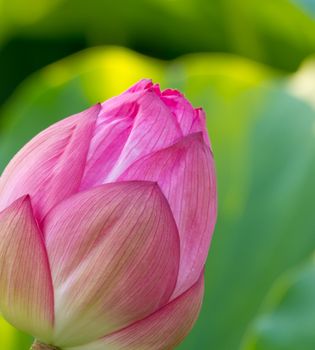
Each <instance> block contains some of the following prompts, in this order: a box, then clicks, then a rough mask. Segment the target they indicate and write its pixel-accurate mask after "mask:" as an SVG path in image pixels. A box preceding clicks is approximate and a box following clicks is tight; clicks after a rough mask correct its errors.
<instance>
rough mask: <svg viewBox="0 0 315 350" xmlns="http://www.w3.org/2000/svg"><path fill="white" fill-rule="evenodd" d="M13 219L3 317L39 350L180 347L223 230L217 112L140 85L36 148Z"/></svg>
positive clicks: (11, 169)
mask: <svg viewBox="0 0 315 350" xmlns="http://www.w3.org/2000/svg"><path fill="white" fill-rule="evenodd" d="M0 210H1V213H0V311H1V313H2V315H3V316H4V317H5V318H6V319H7V320H8V321H9V322H10V323H12V324H13V325H14V326H15V327H16V328H18V329H20V330H22V331H24V332H27V333H29V334H31V335H33V336H34V337H35V338H36V339H37V340H38V341H37V343H36V345H34V349H35V348H36V349H66V350H101V349H107V350H118V349H119V350H138V349H142V350H164V349H173V348H174V347H175V346H177V345H178V344H179V343H180V342H181V341H182V339H183V338H184V337H185V336H186V335H187V333H188V332H189V331H190V329H191V327H192V326H193V324H194V322H195V320H196V318H197V316H198V313H199V310H200V306H201V302H202V297H203V288H204V281H203V271H204V265H205V260H206V257H207V253H208V249H209V245H210V241H211V235H212V232H213V229H214V225H215V220H216V180H215V171H214V164H213V157H212V152H211V147H210V142H209V138H208V135H207V131H206V127H205V116H204V112H203V111H202V110H201V109H194V108H193V107H192V106H191V104H190V103H189V102H188V101H187V100H186V99H185V98H184V97H183V95H181V94H180V93H179V92H178V91H174V90H165V91H163V92H161V91H160V89H159V87H158V85H153V84H152V83H151V82H150V81H147V80H143V81H140V82H139V83H137V84H136V85H135V86H133V87H131V88H130V89H129V90H128V91H126V92H125V93H123V94H122V95H120V96H117V97H114V98H112V99H110V100H108V101H106V102H104V103H103V104H98V105H96V106H94V107H92V108H90V109H88V110H86V111H84V112H82V113H79V114H76V115H73V116H71V117H69V118H67V119H64V120H62V121H60V122H58V123H57V124H54V125H52V126H51V127H49V128H48V129H46V130H44V131H43V132H41V133H40V134H39V135H37V136H36V137H35V138H34V139H32V140H31V141H30V142H29V143H28V144H26V146H24V147H23V148H22V149H21V150H20V151H19V152H18V153H17V155H16V156H15V157H14V158H13V159H12V160H11V162H10V163H9V165H8V166H7V168H6V169H5V171H4V172H3V174H2V176H1V178H0ZM43 344H46V345H43Z"/></svg>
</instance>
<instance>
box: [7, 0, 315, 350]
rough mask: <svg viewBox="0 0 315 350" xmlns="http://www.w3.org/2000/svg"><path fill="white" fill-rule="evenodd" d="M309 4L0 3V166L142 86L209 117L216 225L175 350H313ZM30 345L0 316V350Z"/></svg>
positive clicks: (314, 42)
mask: <svg viewBox="0 0 315 350" xmlns="http://www.w3.org/2000/svg"><path fill="white" fill-rule="evenodd" d="M313 54H314V55H315V1H314V0H264V1H261V0H115V1H110V0H89V1H85V0H28V1H22V0H0V168H1V170H2V169H3V168H4V167H5V165H6V164H7V162H8V160H9V159H10V157H12V155H13V154H14V153H15V152H16V151H17V150H18V149H19V148H20V147H21V146H22V145H23V144H24V143H25V142H26V141H27V140H29V139H30V138H31V137H32V136H33V135H35V134H36V133H37V132H38V131H40V130H41V129H43V128H44V127H46V126H48V125H49V124H51V123H52V122H54V121H56V120H59V119H61V118H63V117H65V116H67V115H69V114H72V113H75V112H78V111H80V110H82V109H84V108H86V107H88V106H89V105H91V104H92V103H95V102H98V101H103V100H105V99H106V98H108V97H110V96H112V95H114V94H118V93H120V92H122V91H123V90H124V89H126V88H127V87H128V86H129V85H131V84H133V83H135V82H136V81H137V80H138V79H140V78H144V77H147V78H152V79H153V80H154V81H155V82H160V83H161V86H162V87H163V88H165V87H172V88H179V89H181V90H182V91H183V92H185V94H186V95H187V97H188V98H189V99H191V101H192V102H193V104H194V105H195V106H203V107H204V108H205V110H206V112H207V125H208V128H209V132H210V135H211V138H212V144H213V149H214V154H215V158H216V164H217V173H218V185H219V218H218V224H217V227H216V233H215V236H214V239H213V243H212V247H211V251H210V255H209V259H208V263H207V269H206V295H205V300H204V305H203V309H202V312H201V315H200V318H199V320H198V322H197V324H196V326H195V328H194V330H193V331H192V332H191V334H190V336H189V337H188V338H187V339H186V340H185V341H184V342H183V344H182V345H181V346H180V347H179V349H180V350H194V349H198V350H199V349H200V350H208V349H209V350H211V349H213V350H314V349H315V255H314V250H315V56H312V55H313ZM31 341H32V340H31V338H30V337H28V336H27V335H25V334H22V333H19V332H18V331H17V330H15V329H14V328H13V327H11V326H10V325H8V324H7V323H6V322H5V321H4V320H2V319H1V318H0V349H6V350H22V349H28V347H29V345H30V343H31Z"/></svg>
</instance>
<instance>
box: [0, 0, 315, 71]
mask: <svg viewBox="0 0 315 350" xmlns="http://www.w3.org/2000/svg"><path fill="white" fill-rule="evenodd" d="M1 4H2V15H1V20H0V25H2V26H3V27H4V28H3V30H2V33H3V40H4V39H5V37H10V36H17V37H24V38H31V39H34V38H36V39H42V38H46V39H52V38H62V39H65V38H67V39H69V40H75V39H77V38H84V39H86V40H88V41H89V43H90V44H91V45H95V44H112V43H114V44H116V45H124V46H128V47H131V48H134V49H137V50H140V51H141V50H142V51H144V52H149V53H151V54H153V55H154V56H158V57H164V58H172V57H177V56H179V55H181V54H183V53H188V52H196V51H197V52H198V51H202V52H203V51H211V52H213V51H217V52H232V53H236V54H242V55H244V56H246V57H249V58H252V59H255V60H258V61H261V62H264V63H267V64H270V65H272V66H275V67H278V68H282V69H289V70H293V69H296V68H297V67H298V65H299V63H300V62H301V60H302V59H303V58H304V57H305V56H306V55H308V54H310V53H312V52H314V50H315V22H314V20H312V18H311V16H310V15H309V14H308V13H307V12H306V11H303V10H302V9H301V8H300V6H297V5H295V4H294V3H293V2H292V1H291V0H278V1H274V0H264V1H263V2H262V1H261V0H220V1H217V0H185V1H182V0H172V1H169V0H154V1H147V0H124V2H123V4H122V3H121V2H119V1H104V0H90V1H89V4H88V6H87V5H86V1H85V0H41V1H38V0H29V1H27V2H22V1H20V0H10V1H6V0H0V7H1ZM201 9H202V10H201Z"/></svg>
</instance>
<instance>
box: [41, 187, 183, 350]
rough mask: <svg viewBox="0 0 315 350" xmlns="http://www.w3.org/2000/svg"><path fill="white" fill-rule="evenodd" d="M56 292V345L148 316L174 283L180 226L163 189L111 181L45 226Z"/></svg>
mask: <svg viewBox="0 0 315 350" xmlns="http://www.w3.org/2000/svg"><path fill="white" fill-rule="evenodd" d="M43 225H44V229H45V234H46V245H47V251H48V255H49V259H50V264H51V266H52V276H53V282H54V287H55V305H56V306H55V312H56V325H55V344H56V345H59V346H61V347H64V346H74V345H79V344H84V343H86V342H88V341H91V340H94V339H95V338H98V337H100V336H102V335H104V334H108V333H110V332H113V331H115V330H117V329H121V328H123V327H125V326H127V325H129V324H131V323H133V322H135V321H137V320H139V319H142V318H144V317H146V316H147V315H149V314H151V313H152V312H154V311H155V310H157V309H158V308H160V307H161V306H163V305H164V304H165V303H167V301H168V300H169V298H170V296H171V294H172V292H173V290H174V287H175V284H176V279H177V274H178V263H179V241H178V232H177V227H176V223H175V221H174V218H173V216H172V213H171V210H170V208H169V206H168V203H167V202H166V200H165V197H164V196H163V194H162V193H161V191H160V189H159V188H158V186H157V185H156V184H154V183H149V182H123V183H114V184H107V185H103V186H100V187H97V188H94V189H92V190H89V191H86V192H81V193H79V194H77V195H75V196H73V197H71V198H69V199H68V200H66V201H64V202H62V203H61V204H59V205H58V206H56V207H55V208H54V209H53V210H52V211H51V212H50V213H49V214H48V216H47V218H46V219H45V220H44V222H43Z"/></svg>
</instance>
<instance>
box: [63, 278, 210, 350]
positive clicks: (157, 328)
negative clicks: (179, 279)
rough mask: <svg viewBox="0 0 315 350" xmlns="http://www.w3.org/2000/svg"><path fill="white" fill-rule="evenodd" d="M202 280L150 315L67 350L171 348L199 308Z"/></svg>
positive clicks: (153, 349) (167, 349)
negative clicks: (117, 330)
mask: <svg viewBox="0 0 315 350" xmlns="http://www.w3.org/2000/svg"><path fill="white" fill-rule="evenodd" d="M203 289H204V281H203V277H201V278H200V279H199V280H198V281H197V283H196V284H195V285H194V286H193V287H191V288H190V289H189V290H188V291H186V292H185V293H184V294H182V295H181V296H179V297H178V298H177V299H175V300H173V301H172V302H171V303H169V304H168V305H166V306H164V307H163V308H161V309H160V310H158V311H157V312H155V313H154V314H152V315H151V316H149V317H147V318H145V319H144V320H141V321H139V322H136V323H134V324H133V325H131V326H129V327H127V328H125V329H123V330H121V331H119V332H116V333H114V334H112V335H110V336H107V337H105V338H103V339H100V340H98V341H96V342H93V343H91V344H87V345H84V346H79V347H75V348H69V349H66V350H170V349H174V348H175V347H176V346H177V345H178V344H179V343H180V342H181V341H182V340H183V339H184V338H185V337H186V335H187V334H188V333H189V331H190V330H191V328H192V326H193V325H194V323H195V321H196V319H197V317H198V314H199V310H200V306H201V303H202V298H203Z"/></svg>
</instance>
